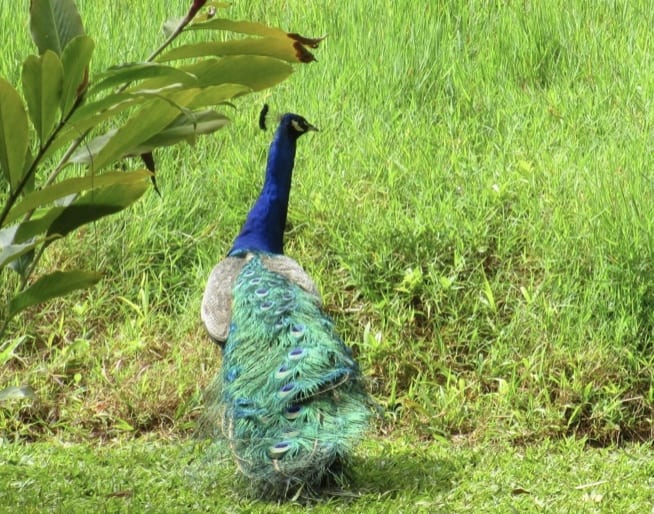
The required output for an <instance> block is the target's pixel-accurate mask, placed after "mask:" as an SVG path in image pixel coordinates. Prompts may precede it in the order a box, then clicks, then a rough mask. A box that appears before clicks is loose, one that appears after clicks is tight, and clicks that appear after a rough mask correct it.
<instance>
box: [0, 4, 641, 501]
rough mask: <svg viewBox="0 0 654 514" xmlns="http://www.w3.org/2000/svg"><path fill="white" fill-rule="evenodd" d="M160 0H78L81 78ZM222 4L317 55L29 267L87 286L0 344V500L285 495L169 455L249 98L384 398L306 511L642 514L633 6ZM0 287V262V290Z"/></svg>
mask: <svg viewBox="0 0 654 514" xmlns="http://www.w3.org/2000/svg"><path fill="white" fill-rule="evenodd" d="M187 4H188V2H187V1H182V0H176V1H170V2H163V1H157V2H150V3H149V5H148V7H147V8H145V7H142V6H141V5H136V4H135V3H134V2H130V1H127V0H116V1H112V2H107V3H106V5H104V4H103V7H102V9H98V8H95V7H94V5H95V4H94V3H93V2H86V1H81V0H80V1H79V5H80V11H81V13H82V18H83V20H84V22H85V26H86V30H87V32H88V33H89V34H90V35H91V36H92V37H94V38H95V39H96V51H95V54H94V58H93V61H92V69H91V74H90V77H91V80H94V74H95V73H97V72H98V71H100V70H102V69H104V68H105V67H107V66H109V65H111V64H117V63H122V62H124V61H134V60H139V59H143V58H144V57H145V56H147V55H148V54H149V52H150V50H152V49H153V48H155V47H156V45H157V43H159V42H160V41H161V35H160V33H159V30H158V28H159V26H160V25H161V22H162V21H163V20H164V19H166V18H168V17H170V16H177V15H181V14H183V13H184V12H185V10H186V8H187ZM0 5H2V8H1V9H0V25H2V26H5V27H6V26H12V27H15V28H16V30H14V31H12V32H11V35H10V36H8V37H7V38H6V39H7V41H6V42H5V44H4V46H3V51H2V53H1V54H0V75H2V76H3V77H7V78H8V80H10V81H12V82H13V83H17V82H18V81H19V78H20V69H21V68H20V67H21V63H22V61H23V59H24V57H25V56H26V55H27V54H28V53H30V52H33V51H34V50H33V49H32V46H31V42H30V40H29V31H28V29H27V26H26V21H27V13H26V3H24V2H13V3H7V2H4V3H3V2H2V1H1V0H0ZM228 16H230V17H231V18H234V19H251V20H260V21H265V22H267V23H269V24H271V25H276V26H280V27H283V28H284V29H287V30H289V31H297V32H300V33H302V34H305V35H308V36H317V35H321V34H325V33H327V34H329V37H328V38H327V39H326V40H325V42H324V43H323V44H322V46H321V48H320V49H319V50H317V51H316V56H317V58H318V60H319V62H317V63H312V64H311V65H309V66H302V67H298V68H297V70H296V73H294V74H293V75H292V76H291V78H290V79H289V80H287V81H286V82H284V83H283V84H281V85H280V86H279V87H276V88H274V89H273V90H271V91H267V92H265V93H261V94H258V95H256V96H248V97H247V99H245V100H243V101H242V103H239V104H238V106H237V109H236V110H232V109H231V108H229V107H226V110H227V111H226V112H227V114H229V115H230V116H231V117H232V118H233V121H234V123H233V124H232V125H231V126H229V127H228V128H226V129H225V130H222V131H221V132H219V133H217V134H216V135H214V136H211V137H208V138H203V139H200V140H199V141H198V142H197V143H196V145H195V146H194V147H189V146H184V147H181V146H180V147H176V148H172V149H167V150H164V151H161V152H159V153H158V154H157V155H155V157H156V158H157V160H158V167H159V169H160V171H159V173H158V178H157V181H158V184H159V187H160V188H161V190H162V193H163V198H161V199H160V198H159V197H158V196H157V195H155V194H154V193H152V194H146V195H145V197H144V198H143V199H142V200H141V201H139V202H138V203H137V204H136V205H135V206H134V207H132V208H130V209H129V211H128V212H126V213H123V214H121V215H118V216H116V217H113V218H109V219H105V220H102V221H100V222H97V223H96V224H94V225H93V226H92V227H90V228H88V229H87V230H83V231H79V232H77V233H75V234H73V235H72V236H71V237H69V238H67V239H65V240H62V241H58V242H57V243H55V244H54V245H53V246H52V247H51V248H50V249H49V254H48V255H47V258H45V259H44V261H43V263H42V269H43V270H48V269H66V268H73V267H83V268H86V269H92V270H99V271H102V272H104V273H105V274H106V278H105V279H104V280H103V281H102V282H101V283H100V284H99V285H98V286H97V287H95V288H94V289H92V290H89V291H85V292H79V293H75V294H73V295H71V296H69V297H67V298H65V299H60V300H57V301H53V302H50V303H48V304H47V305H45V306H42V307H39V308H33V309H30V310H28V311H27V312H26V314H25V315H24V316H22V317H21V318H20V319H18V320H16V321H14V322H13V323H12V325H11V327H10V330H9V332H8V338H7V340H6V341H2V342H0V345H1V346H0V390H1V389H4V388H5V387H8V386H12V385H16V386H19V385H29V386H30V387H31V388H32V389H33V390H34V392H35V396H36V398H35V399H33V400H19V401H13V402H5V403H2V404H0V440H1V441H2V444H1V445H0V484H2V485H1V486H0V505H1V506H3V508H4V509H5V510H6V511H16V512H39V511H44V510H51V511H69V512H88V511H93V510H98V511H108V512H123V511H125V512H140V511H144V512H152V511H158V512H175V511H178V512H192V511H194V510H195V511H203V510H212V509H213V510H214V511H216V512H218V511H225V512H228V511H230V509H231V510H232V511H252V512H265V511H277V510H280V511H293V510H299V508H298V507H297V506H294V505H290V506H284V507H277V506H273V505H268V504H265V503H259V502H253V501H250V500H246V499H245V498H243V497H242V496H241V495H240V494H239V491H238V489H237V488H236V486H235V483H236V482H235V481H234V474H233V473H234V468H233V466H232V465H231V464H229V463H228V462H224V461H219V462H218V463H215V464H214V465H213V467H212V466H208V465H206V463H205V464H204V465H198V464H197V462H198V461H200V462H201V453H202V451H201V450H200V449H198V448H193V447H192V443H191V442H189V437H190V435H191V434H192V433H193V430H194V429H195V426H196V421H197V419H198V416H199V414H200V413H201V411H202V408H203V407H202V402H201V396H202V390H203V388H204V387H205V386H206V385H207V384H208V383H209V381H210V380H211V378H212V376H213V375H214V373H215V372H216V370H217V369H218V366H219V362H220V352H219V350H218V349H217V348H216V347H215V345H212V344H211V343H209V341H208V339H207V337H206V334H205V333H204V329H203V328H202V326H201V323H200V320H199V308H200V301H201V297H202V291H203V289H204V284H205V281H206V279H207V277H208V275H209V272H210V270H211V268H212V267H213V265H214V264H215V263H216V262H217V261H218V260H219V259H221V258H222V256H223V255H224V254H225V253H226V251H227V250H228V249H229V247H230V244H231V241H232V239H233V237H234V236H235V235H236V233H237V232H238V229H239V228H240V224H241V223H242V221H243V220H244V218H245V215H246V213H247V210H248V208H249V206H250V205H251V203H252V201H253V200H254V198H255V197H256V195H257V194H258V190H259V187H260V184H261V180H262V173H263V169H264V165H265V156H266V151H267V147H268V144H269V141H270V133H262V132H261V131H260V130H259V129H258V127H257V123H256V119H257V115H258V112H259V109H260V107H261V104H262V103H263V102H264V101H265V102H268V103H269V104H270V105H271V107H272V108H273V109H275V110H278V111H294V112H297V113H299V114H302V115H304V116H305V117H306V118H307V119H308V120H309V121H310V122H311V123H313V124H315V125H316V126H318V127H319V128H320V129H321V131H320V132H319V133H316V134H311V135H309V136H306V137H305V138H303V139H302V140H301V141H300V143H299V148H298V156H297V159H296V168H295V173H294V185H293V192H292V194H291V201H290V209H289V217H288V227H287V228H288V233H287V236H286V241H287V248H286V253H287V254H288V255H289V256H291V257H293V258H295V259H296V260H297V261H298V262H300V263H301V264H302V265H303V266H304V268H305V269H306V270H307V272H308V273H309V274H310V275H312V276H313V277H314V278H315V280H316V283H317V284H318V287H319V288H320V290H321V293H322V295H323V300H324V304H325V307H326V309H327V310H328V312H329V314H330V315H331V316H333V317H334V319H335V321H336V324H337V327H338V329H339V331H340V333H341V334H342V335H343V336H344V338H345V339H346V340H347V341H348V343H350V344H351V345H352V346H353V348H354V351H355V354H356V356H357V358H358V360H359V362H360V364H361V367H362V368H363V370H364V372H365V374H366V377H367V378H368V380H369V384H370V389H371V391H372V393H373V395H374V396H375V398H376V400H377V401H378V402H379V404H380V405H381V406H382V407H383V408H384V410H385V413H384V415H383V417H382V418H381V419H380V420H379V421H378V422H377V423H376V424H375V426H374V427H373V430H372V433H371V436H370V440H369V441H366V442H365V443H364V444H363V446H362V448H361V449H360V451H359V453H358V454H357V457H356V460H355V466H354V470H355V474H356V483H355V486H354V488H353V491H352V492H353V495H351V496H345V497H337V498H332V499H331V500H329V501H326V503H325V502H323V503H318V504H316V505H314V506H312V508H313V509H315V510H316V511H334V510H342V511H348V512H385V511H388V512H415V511H425V512H500V513H504V512H530V511H534V512H541V511H543V512H575V513H576V512H651V511H652V507H651V505H652V504H653V503H654V489H653V488H654V482H653V479H652V477H653V476H654V473H653V472H654V457H652V448H651V441H652V433H653V432H652V419H653V416H654V378H653V377H654V175H653V173H652V170H653V169H654V153H652V151H651V150H652V133H653V132H652V128H653V127H654V118H653V116H654V108H653V107H654V106H653V104H652V99H653V98H654V72H653V70H652V57H651V56H652V54H653V49H654V37H653V36H652V30H651V27H652V26H654V10H652V9H651V6H650V4H649V2H646V1H644V0H637V1H632V2H610V1H606V2H598V3H591V2H583V1H572V2H570V1H564V0H548V1H543V2H481V1H474V0H466V1H464V0H452V1H448V2H441V1H439V2H413V1H409V0H398V1H390V0H389V1H386V0H384V1H373V0H362V1H359V2H351V3H349V4H347V5H346V4H345V3H337V2H330V1H321V2H303V1H300V0H289V1H281V0H280V1H270V2H265V3H264V2H259V3H256V4H254V5H251V3H249V2H241V3H239V4H237V5H234V6H232V7H231V8H230V9H229V11H228ZM128 165H129V166H138V164H137V163H129V164H128ZM5 194H6V193H5V192H4V191H0V199H4V196H3V195H5ZM16 284H17V279H16V277H15V274H12V272H10V271H9V270H8V271H6V272H5V273H4V274H3V276H2V277H1V278H0V298H2V300H3V301H4V300H6V299H8V298H9V297H11V295H12V293H13V290H14V288H15V287H16ZM189 463H191V465H190V466H189ZM189 473H190V474H191V477H192V479H189V477H188V475H189ZM16 507H20V508H18V510H16Z"/></svg>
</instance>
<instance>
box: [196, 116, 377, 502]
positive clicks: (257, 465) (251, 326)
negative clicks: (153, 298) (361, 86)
mask: <svg viewBox="0 0 654 514" xmlns="http://www.w3.org/2000/svg"><path fill="white" fill-rule="evenodd" d="M309 130H316V129H315V127H313V126H312V125H310V124H309V123H308V122H307V121H306V120H305V119H304V118H302V117H301V116H297V115H294V114H286V115H284V117H283V118H282V120H281V122H280V125H279V128H278V129H277V131H276V133H275V138H274V140H273V143H272V145H271V147H270V153H269V157H268V165H267V168H266V178H265V182H264V186H263V189H262V192H261V194H260V195H259V198H258V199H257V201H256V202H255V204H254V206H253V207H252V209H251V210H250V212H249V214H248V217H247V219H246V221H245V224H244V225H243V228H242V229H241V232H240V233H239V235H238V236H237V238H236V239H235V241H234V245H233V246H232V249H231V250H230V252H229V256H228V257H227V259H225V260H224V261H223V262H222V263H221V264H219V265H218V266H217V267H216V269H215V270H214V272H213V274H212V277H210V281H209V283H208V284H207V289H206V290H205V298H204V299H203V306H202V313H203V320H204V321H205V325H206V326H207V329H208V330H209V333H210V335H211V336H212V338H213V339H214V340H216V341H219V342H220V341H224V343H225V344H224V347H223V360H222V364H221V369H220V371H219V373H218V374H217V376H216V378H215V380H214V382H213V384H212V385H211V386H210V388H209V391H208V394H207V398H208V401H207V405H206V418H207V419H206V420H207V421H208V422H209V423H211V424H212V425H213V426H214V430H216V431H217V433H218V435H219V439H220V440H221V441H225V442H226V443H227V445H228V447H229V449H230V450H231V453H232V455H233V457H234V461H235V462H236V465H237V467H238V469H239V470H240V472H241V474H242V475H243V476H244V477H245V478H246V479H247V483H248V484H250V485H252V486H253V488H254V491H255V492H256V493H257V494H259V495H260V496H262V497H265V498H275V499H284V498H288V497H295V496H300V495H301V496H306V495H312V494H315V493H317V492H318V491H319V490H320V489H322V488H323V487H325V486H331V485H335V484H339V483H341V482H342V480H341V479H342V478H343V476H344V472H345V469H346V465H347V462H348V460H349V457H350V455H351V452H352V449H353V447H354V445H355V444H356V442H357V441H358V440H359V439H360V438H361V437H362V436H363V434H364V433H365V431H366V429H367V427H368V421H369V417H370V413H371V409H370V405H371V402H370V400H369V397H368V394H367V393H366V391H365V387H364V383H363V378H362V375H361V371H360V369H359V366H358V365H357V363H356V361H355V360H354V358H353V355H352V351H351V350H350V348H349V347H348V346H346V345H345V344H344V342H343V340H342V339H341V338H340V337H339V335H338V334H337V332H336V330H335V328H334V323H333V321H332V320H331V318H329V316H327V315H326V314H325V313H324V312H323V310H322V308H321V305H320V299H319V297H318V296H317V293H316V292H315V286H313V283H312V282H311V280H310V279H309V278H308V277H307V276H306V274H305V273H304V271H303V270H302V269H301V268H300V267H299V266H298V265H297V263H295V262H294V261H292V260H291V259H289V258H287V257H285V256H283V255H282V253H283V231H284V225H285V223H286V213H287V208H288V199H289V193H290V187H291V176H292V171H293V166H294V160H295V149H296V143H297V139H298V138H299V137H300V136H301V135H302V134H304V133H306V132H307V131H309ZM284 270H285V271H284ZM227 284H229V285H227ZM226 287H229V288H230V289H229V291H227V292H225V288H226ZM226 303H229V305H225V304H226ZM226 320H229V328H228V329H227V322H226ZM224 334H226V340H225V339H224Z"/></svg>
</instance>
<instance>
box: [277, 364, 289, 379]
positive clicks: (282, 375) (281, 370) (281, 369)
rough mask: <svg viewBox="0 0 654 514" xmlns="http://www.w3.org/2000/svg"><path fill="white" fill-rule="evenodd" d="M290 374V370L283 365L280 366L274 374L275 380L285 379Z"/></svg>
mask: <svg viewBox="0 0 654 514" xmlns="http://www.w3.org/2000/svg"><path fill="white" fill-rule="evenodd" d="M290 373H291V370H290V369H289V367H288V366H286V365H285V364H282V365H281V366H280V367H279V369H278V370H277V372H276V373H275V378H277V379H281V378H286V377H287V376H288V375H289V374H290Z"/></svg>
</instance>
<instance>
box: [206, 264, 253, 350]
mask: <svg viewBox="0 0 654 514" xmlns="http://www.w3.org/2000/svg"><path fill="white" fill-rule="evenodd" d="M245 262H246V261H245V259H241V258H239V257H227V258H225V259H224V260H222V261H220V262H219V263H218V264H216V266H215V267H214V268H213V270H211V274H210V275H209V280H207V285H206V287H205V288H204V296H203V297H202V309H201V312H200V316H201V317H202V321H203V323H204V326H205V328H206V329H207V332H209V336H210V337H211V339H213V340H214V341H216V342H219V343H223V342H225V341H226V340H227V334H228V333H229V323H230V320H231V317H232V289H233V287H234V282H235V281H236V277H238V274H239V273H240V272H241V268H242V267H243V264H245Z"/></svg>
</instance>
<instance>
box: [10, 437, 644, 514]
mask: <svg viewBox="0 0 654 514" xmlns="http://www.w3.org/2000/svg"><path fill="white" fill-rule="evenodd" d="M649 453H650V452H649V450H648V449H646V448H643V447H641V448H636V447H634V448H628V449H626V450H624V451H622V452H620V453H616V452H612V451H608V450H606V449H594V450H593V449H591V450H588V449H585V448H584V446H583V444H581V443H579V442H578V441H574V440H566V441H561V442H558V443H552V442H549V441H545V442H542V443H539V444H537V445H533V446H529V447H527V448H515V447H511V446H505V445H500V446H490V445H486V444H483V445H478V446H475V447H469V446H458V445H450V444H443V443H441V444H427V443H418V444H416V442H415V441H409V440H406V439H395V440H393V442H392V443H388V442H382V441H379V440H373V441H369V442H367V443H366V444H364V445H363V447H362V448H361V450H360V452H359V454H358V455H357V457H356V461H355V464H356V473H357V474H356V477H355V478H354V483H353V484H352V488H351V489H350V490H349V491H347V493H346V494H345V495H340V496H334V497H332V498H328V499H324V500H323V501H320V502H318V503H313V504H309V505H308V507H309V508H307V506H300V505H293V504H291V505H284V506H279V505H275V504H269V503H264V502H255V501H252V500H248V499H247V498H244V497H243V495H240V494H239V493H238V490H235V488H234V474H233V468H232V467H231V465H229V464H227V463H223V465H219V466H213V467H211V468H207V467H206V466H205V464H204V463H203V462H202V455H201V452H200V451H199V449H198V448H194V447H193V446H192V445H190V444H169V443H162V442H155V441H150V442H146V443H144V442H139V443H135V442H130V443H123V444H120V445H110V446H103V447H100V448H96V447H93V446H89V445H87V444H85V445H76V446H66V445H56V444H42V443H35V444H31V445H12V446H11V447H9V448H8V449H7V450H6V451H5V452H4V453H3V454H2V455H1V456H0V464H1V466H0V480H1V481H2V483H3V484H5V486H4V487H3V488H2V489H1V490H0V509H2V508H10V507H11V508H13V509H14V512H15V511H16V510H15V509H19V511H20V512H25V513H29V512H40V511H46V510H47V511H56V512H71V513H77V512H79V513H83V512H89V511H92V510H98V509H99V510H100V511H102V512H171V513H173V512H305V511H307V510H308V511H310V512H318V513H319V512H360V513H368V512H370V513H378V512H425V513H426V512H430V513H435V512H443V513H444V512H557V513H558V512H575V513H597V512H607V513H608V512H620V513H625V514H626V513H631V512H633V513H642V512H649V511H650V509H651V505H652V502H653V501H654V482H653V479H652V473H653V472H654V463H653V462H652V459H651V456H650V454H649ZM35 506H38V507H35ZM3 512H5V510H3Z"/></svg>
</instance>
